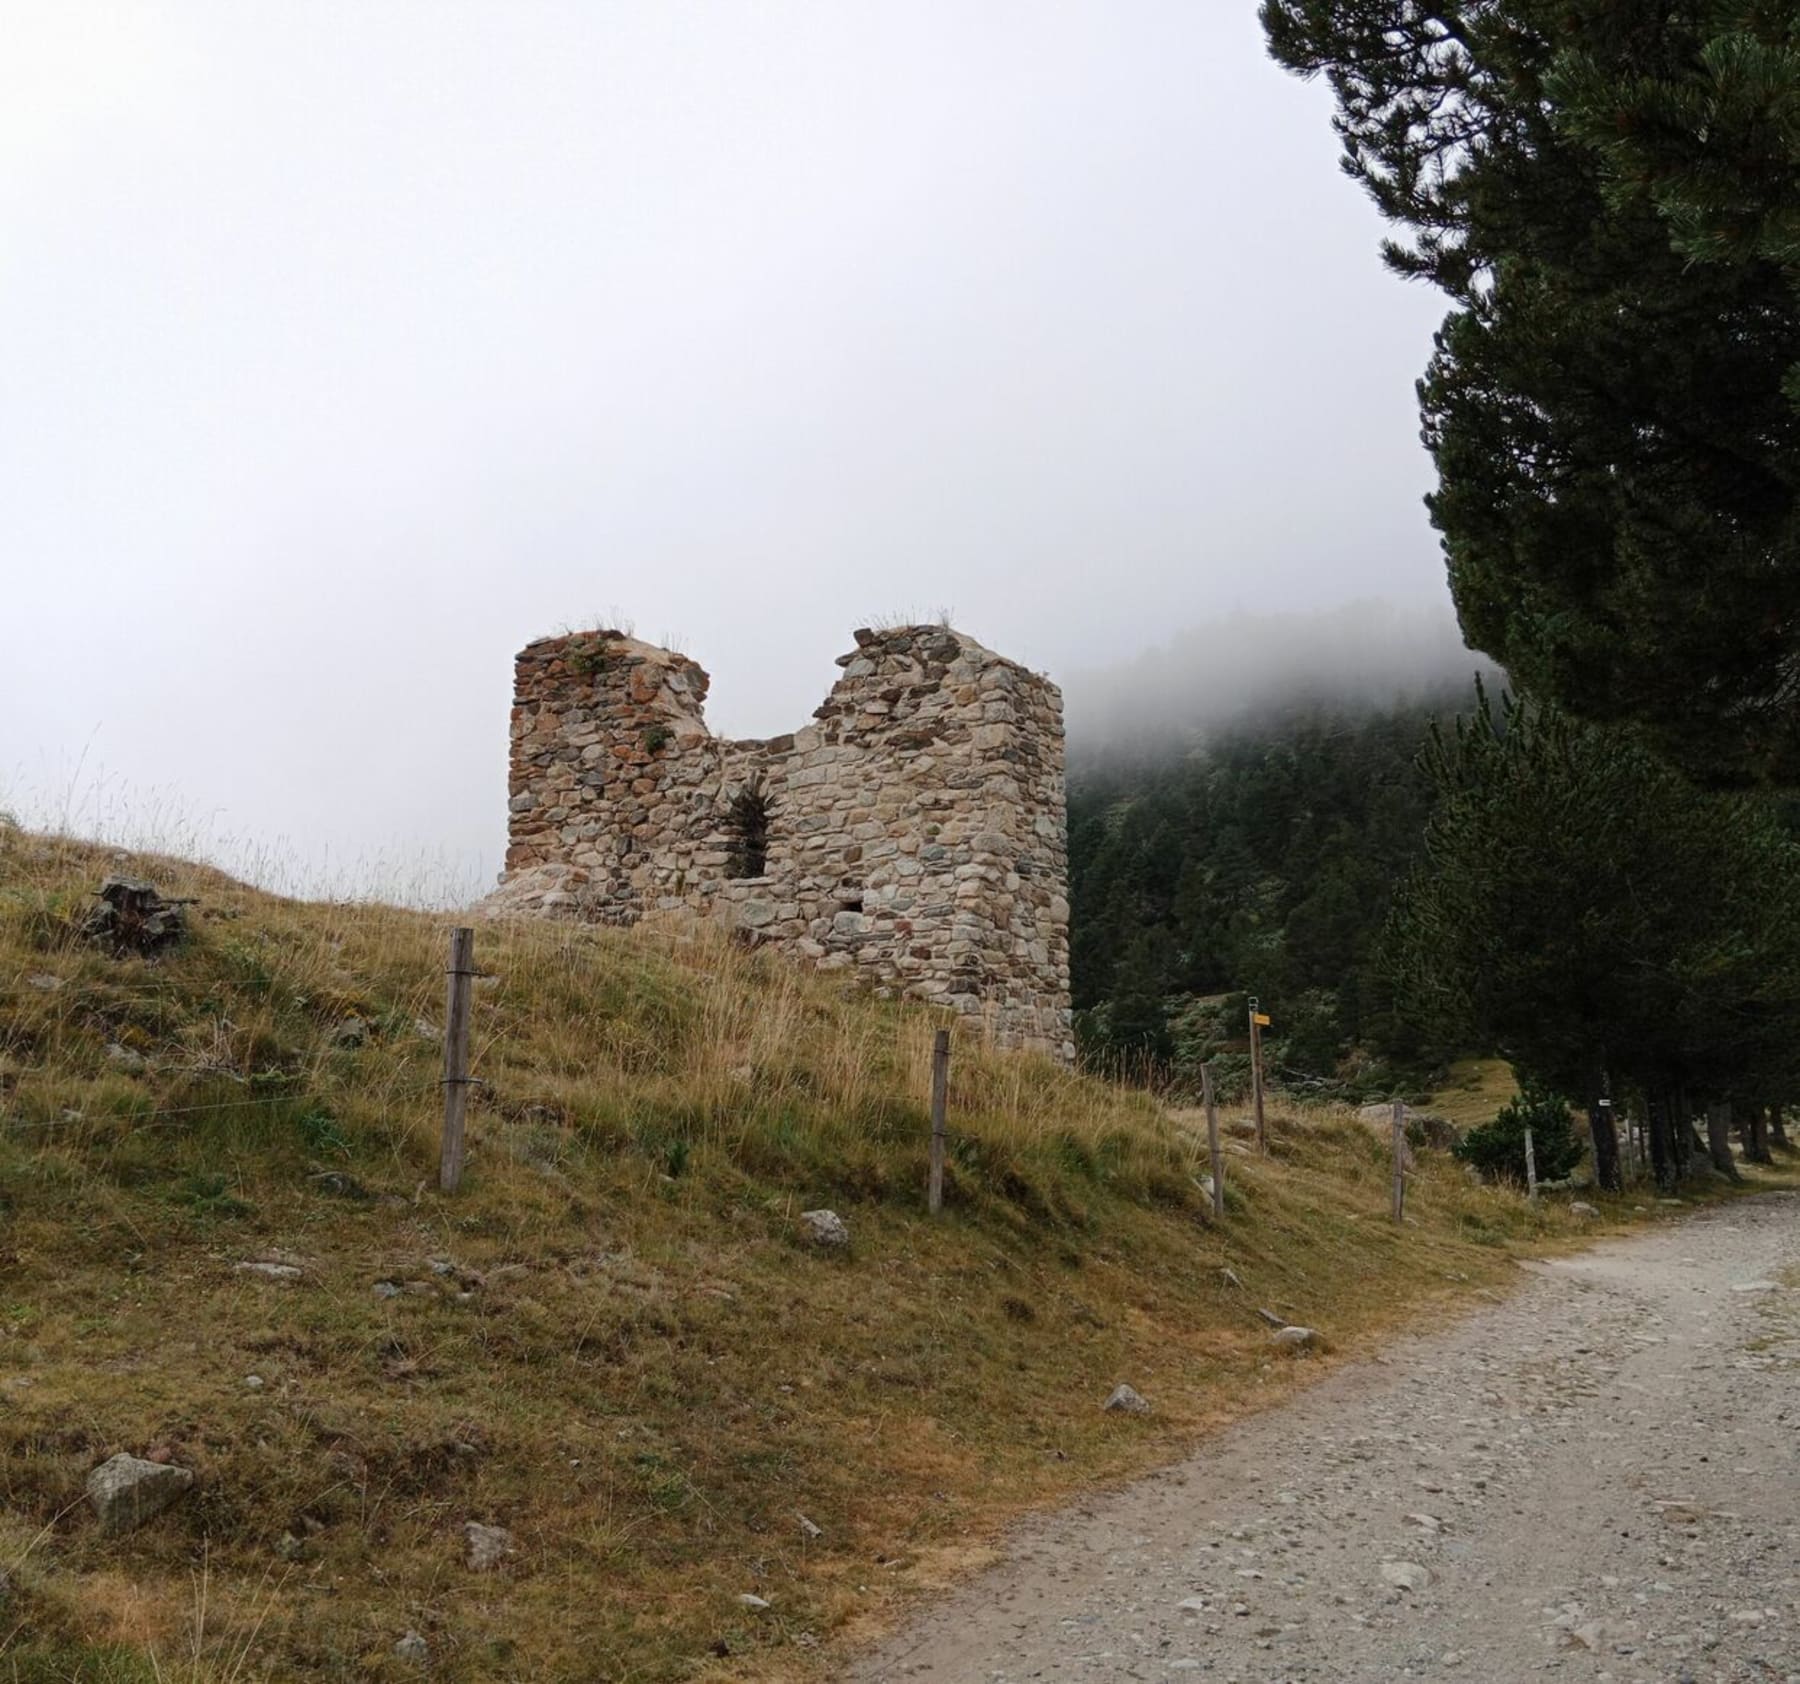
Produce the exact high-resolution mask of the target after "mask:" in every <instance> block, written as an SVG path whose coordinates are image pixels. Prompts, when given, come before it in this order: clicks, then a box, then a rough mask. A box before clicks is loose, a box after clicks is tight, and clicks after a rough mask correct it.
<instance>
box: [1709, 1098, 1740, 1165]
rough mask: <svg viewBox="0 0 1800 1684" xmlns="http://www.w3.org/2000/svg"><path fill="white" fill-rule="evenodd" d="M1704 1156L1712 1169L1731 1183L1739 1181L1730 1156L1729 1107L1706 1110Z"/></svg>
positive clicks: (1718, 1106) (1717, 1106) (1712, 1106)
mask: <svg viewBox="0 0 1800 1684" xmlns="http://www.w3.org/2000/svg"><path fill="white" fill-rule="evenodd" d="M1706 1155H1707V1156H1708V1157H1709V1158H1711V1159H1712V1167H1713V1168H1714V1169H1716V1170H1717V1171H1718V1172H1719V1173H1720V1174H1721V1175H1724V1176H1729V1177H1730V1178H1731V1179H1732V1180H1733V1181H1737V1180H1741V1179H1742V1178H1741V1177H1740V1176H1739V1175H1738V1169H1737V1160H1736V1159H1735V1158H1733V1157H1732V1155H1731V1107H1730V1106H1729V1105H1709V1106H1707V1108H1706Z"/></svg>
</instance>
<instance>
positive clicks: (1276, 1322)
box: [1256, 1310, 1288, 1327]
mask: <svg viewBox="0 0 1800 1684" xmlns="http://www.w3.org/2000/svg"><path fill="white" fill-rule="evenodd" d="M1256 1313H1257V1314H1258V1315H1259V1316H1261V1317H1262V1319H1263V1320H1264V1321H1266V1322H1267V1323H1268V1324H1269V1326H1271V1327H1286V1326H1287V1324H1288V1323H1287V1317H1286V1316H1278V1315H1276V1314H1275V1312H1274V1311H1273V1310H1258V1311H1257V1312H1256Z"/></svg>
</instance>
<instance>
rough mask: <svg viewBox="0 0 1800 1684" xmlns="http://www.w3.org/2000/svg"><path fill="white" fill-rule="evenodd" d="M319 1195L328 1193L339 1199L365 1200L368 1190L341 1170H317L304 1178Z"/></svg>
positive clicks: (352, 1176)
mask: <svg viewBox="0 0 1800 1684" xmlns="http://www.w3.org/2000/svg"><path fill="white" fill-rule="evenodd" d="M306 1179H307V1180H308V1181H309V1182H310V1183H311V1184H312V1185H313V1186H314V1187H316V1188H318V1190H319V1191H320V1192H321V1193H330V1194H331V1195H332V1196H333V1197H335V1198H340V1199H366V1198H368V1197H369V1189H368V1188H367V1187H365V1186H364V1185H363V1184H362V1183H361V1182H360V1181H358V1180H357V1179H356V1177H355V1176H354V1175H346V1174H345V1173H344V1171H343V1170H341V1169H322V1170H317V1171H315V1172H314V1173H313V1174H311V1175H309V1176H308V1177H307V1178H306Z"/></svg>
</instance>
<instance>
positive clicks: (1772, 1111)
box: [1769, 1105, 1794, 1152]
mask: <svg viewBox="0 0 1800 1684" xmlns="http://www.w3.org/2000/svg"><path fill="white" fill-rule="evenodd" d="M1786 1110H1787V1108H1786V1107H1785V1106H1782V1105H1771V1106H1770V1107H1769V1144H1770V1146H1772V1147H1773V1148H1774V1149H1775V1150H1776V1151H1777V1152H1791V1151H1793V1149H1794V1144H1793V1142H1792V1141H1791V1140H1789V1139H1788V1135H1787V1116H1786Z"/></svg>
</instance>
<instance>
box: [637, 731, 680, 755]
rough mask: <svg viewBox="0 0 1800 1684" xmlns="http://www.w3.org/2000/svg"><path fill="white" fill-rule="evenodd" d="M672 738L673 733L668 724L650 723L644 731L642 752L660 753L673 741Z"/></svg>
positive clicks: (673, 736) (673, 738) (673, 737)
mask: <svg viewBox="0 0 1800 1684" xmlns="http://www.w3.org/2000/svg"><path fill="white" fill-rule="evenodd" d="M674 740H675V733H674V731H673V730H672V729H670V727H669V726H667V725H652V726H650V727H649V729H648V730H646V731H645V732H644V752H645V753H646V754H660V753H662V751H663V750H664V749H665V748H667V747H668V746H669V744H670V743H672V742H674Z"/></svg>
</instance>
